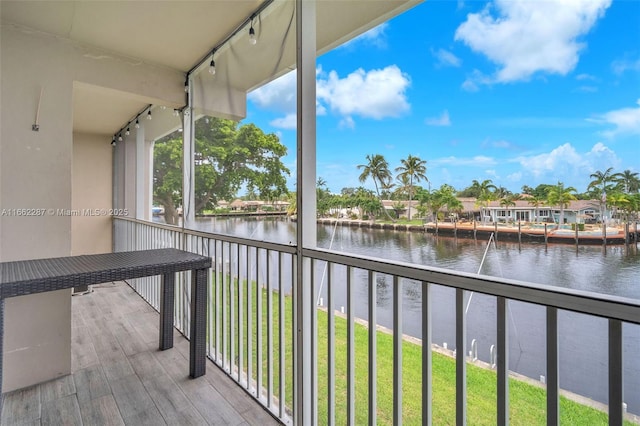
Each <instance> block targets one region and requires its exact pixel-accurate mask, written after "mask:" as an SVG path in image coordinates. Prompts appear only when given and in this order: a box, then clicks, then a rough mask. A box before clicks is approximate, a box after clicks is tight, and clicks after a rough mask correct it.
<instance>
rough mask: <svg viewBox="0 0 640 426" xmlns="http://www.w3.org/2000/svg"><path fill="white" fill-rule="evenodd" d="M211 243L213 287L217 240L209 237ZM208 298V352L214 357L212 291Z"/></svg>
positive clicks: (210, 278) (210, 255)
mask: <svg viewBox="0 0 640 426" xmlns="http://www.w3.org/2000/svg"><path fill="white" fill-rule="evenodd" d="M207 244H208V245H209V257H211V258H212V259H213V262H211V276H210V277H209V283H208V285H209V288H211V281H212V280H215V279H216V271H217V269H216V241H215V240H213V239H209V242H208V243H207ZM207 298H208V304H207V306H209V309H208V310H207V323H208V324H209V327H207V334H208V336H207V354H208V355H209V356H210V357H211V358H213V357H214V352H213V343H214V339H215V334H214V331H215V329H214V325H213V319H214V309H215V307H214V300H215V297H214V294H213V292H212V291H208V292H207Z"/></svg>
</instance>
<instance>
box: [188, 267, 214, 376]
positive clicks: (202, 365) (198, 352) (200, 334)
mask: <svg viewBox="0 0 640 426" xmlns="http://www.w3.org/2000/svg"><path fill="white" fill-rule="evenodd" d="M208 271H209V270H208V269H197V270H193V271H191V329H190V330H189V349H190V351H189V375H190V376H191V377H193V378H195V377H200V376H202V375H204V374H205V372H206V355H207V288H208V286H209V284H208V279H207V276H208Z"/></svg>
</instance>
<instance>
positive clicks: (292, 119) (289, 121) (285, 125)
mask: <svg viewBox="0 0 640 426" xmlns="http://www.w3.org/2000/svg"><path fill="white" fill-rule="evenodd" d="M269 124H271V125H272V126H273V127H278V128H280V129H286V130H295V129H296V127H297V125H298V120H297V115H296V113H295V112H294V113H291V114H287V115H285V116H284V117H280V118H276V119H275V120H272V121H271V122H269Z"/></svg>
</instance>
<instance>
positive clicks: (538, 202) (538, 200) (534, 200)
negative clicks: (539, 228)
mask: <svg viewBox="0 0 640 426" xmlns="http://www.w3.org/2000/svg"><path fill="white" fill-rule="evenodd" d="M545 201H546V200H545V199H544V198H542V197H539V196H536V195H532V196H531V197H529V198H527V202H528V203H529V204H530V205H532V206H533V207H534V209H535V215H536V223H538V222H539V219H540V218H539V216H540V214H539V209H540V206H542V205H544V202H545Z"/></svg>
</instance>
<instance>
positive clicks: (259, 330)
mask: <svg viewBox="0 0 640 426" xmlns="http://www.w3.org/2000/svg"><path fill="white" fill-rule="evenodd" d="M260 253H261V251H260V249H257V250H256V262H257V263H256V331H257V338H256V389H257V397H258V399H260V400H262V356H263V353H262V352H263V351H262V285H263V282H262V280H261V279H260V266H261V265H262V261H261V260H262V256H261V254H260Z"/></svg>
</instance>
